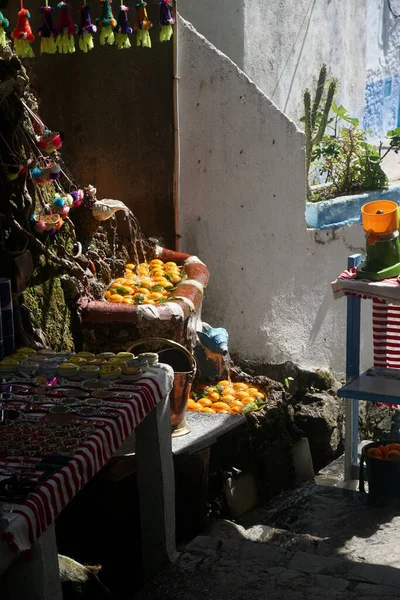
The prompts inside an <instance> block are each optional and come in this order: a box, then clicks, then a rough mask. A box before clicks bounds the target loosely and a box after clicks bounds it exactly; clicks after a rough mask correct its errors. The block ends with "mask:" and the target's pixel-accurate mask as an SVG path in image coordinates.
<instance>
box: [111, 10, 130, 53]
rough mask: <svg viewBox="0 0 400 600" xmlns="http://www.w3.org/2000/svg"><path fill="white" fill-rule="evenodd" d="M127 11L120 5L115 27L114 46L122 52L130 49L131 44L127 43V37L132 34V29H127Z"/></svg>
mask: <svg viewBox="0 0 400 600" xmlns="http://www.w3.org/2000/svg"><path fill="white" fill-rule="evenodd" d="M128 10H129V8H128V7H127V6H125V5H124V4H122V2H121V6H120V9H119V13H118V18H117V22H118V23H117V26H116V27H115V29H114V31H115V39H116V44H117V46H118V50H123V49H124V48H130V47H131V43H130V41H129V37H128V36H129V35H131V33H132V27H129V23H128Z"/></svg>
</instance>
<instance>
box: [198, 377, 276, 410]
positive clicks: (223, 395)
mask: <svg viewBox="0 0 400 600" xmlns="http://www.w3.org/2000/svg"><path fill="white" fill-rule="evenodd" d="M192 396H193V397H192V398H190V399H189V400H188V403H187V407H186V408H187V410H188V411H192V412H201V413H212V414H213V413H221V414H231V415H240V414H247V413H250V412H253V411H256V410H259V409H260V408H262V406H264V404H266V395H265V394H264V393H263V392H261V391H260V390H259V389H257V388H256V387H251V386H249V385H247V383H243V382H239V381H238V382H237V383H232V382H231V381H228V380H227V379H226V380H225V379H224V380H223V381H219V382H218V383H217V385H215V386H204V385H203V386H199V387H198V388H197V389H196V390H195V391H194V392H192Z"/></svg>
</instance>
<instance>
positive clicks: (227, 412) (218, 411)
mask: <svg viewBox="0 0 400 600" xmlns="http://www.w3.org/2000/svg"><path fill="white" fill-rule="evenodd" d="M215 412H217V413H218V414H219V415H229V410H216V411H215Z"/></svg>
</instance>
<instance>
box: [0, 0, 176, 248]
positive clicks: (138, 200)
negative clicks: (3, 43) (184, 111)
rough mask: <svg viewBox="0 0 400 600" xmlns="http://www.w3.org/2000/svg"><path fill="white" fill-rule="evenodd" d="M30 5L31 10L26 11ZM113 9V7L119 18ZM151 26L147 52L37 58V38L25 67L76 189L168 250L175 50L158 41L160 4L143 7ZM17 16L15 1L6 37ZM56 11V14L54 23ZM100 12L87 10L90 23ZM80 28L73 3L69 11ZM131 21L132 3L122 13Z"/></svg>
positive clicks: (97, 51) (35, 18) (34, 19)
mask: <svg viewBox="0 0 400 600" xmlns="http://www.w3.org/2000/svg"><path fill="white" fill-rule="evenodd" d="M31 6H32V8H31V26H32V30H33V31H34V32H35V33H36V31H37V28H38V27H39V26H40V25H41V15H40V13H39V4H37V5H35V6H34V5H31ZM28 7H29V5H28ZM118 8H119V7H118V6H114V7H113V10H114V12H115V15H114V16H117V11H118ZM147 8H148V13H149V17H150V19H151V20H152V21H153V23H154V27H153V29H152V30H151V32H150V36H151V40H152V48H151V49H148V48H141V47H136V45H135V44H136V41H135V37H134V34H133V36H132V38H131V43H132V47H131V48H130V49H126V50H118V49H117V47H116V46H100V41H99V34H98V33H97V34H96V35H95V36H94V42H95V48H94V49H93V50H92V51H90V52H89V53H87V54H84V53H83V52H81V51H80V50H79V49H78V39H77V38H76V48H77V49H76V52H75V53H74V54H71V55H59V54H56V55H43V56H41V55H40V50H39V48H40V40H39V37H38V36H36V40H35V41H34V43H33V45H32V47H33V50H34V52H35V55H36V59H35V60H33V61H32V62H31V65H32V70H33V71H34V73H35V74H36V76H37V84H38V88H39V94H40V98H41V107H40V111H41V115H42V118H43V120H44V121H45V123H46V124H47V125H48V126H49V127H50V128H52V129H55V130H61V131H64V132H65V141H64V144H63V158H64V160H65V162H66V163H67V165H68V167H69V168H70V170H71V171H72V172H73V174H74V177H75V178H76V179H77V181H78V182H79V183H80V185H83V186H86V185H88V184H89V183H92V184H93V185H95V186H96V188H97V190H98V196H99V198H115V199H119V200H122V201H123V202H124V203H125V204H126V205H127V206H128V207H129V208H130V209H131V210H132V211H133V212H134V214H135V216H136V217H137V218H138V220H139V222H140V224H141V227H142V229H143V231H144V232H145V233H146V234H147V235H153V236H161V237H162V238H163V241H164V245H166V246H167V247H173V246H174V239H173V232H174V216H173V165H174V126H173V45H172V41H171V42H165V43H160V42H159V39H158V38H159V32H160V26H159V25H158V20H159V2H158V1H157V2H155V1H154V0H152V1H151V2H148V7H147ZM18 10H19V6H18V3H17V2H16V0H12V2H10V4H9V6H8V7H7V17H8V18H9V19H10V31H11V30H12V29H13V28H14V26H15V23H16V15H17V11H18ZM58 12H59V9H58V8H55V9H54V15H55V16H54V22H55V23H56V22H57V18H58ZM100 12H101V6H100V5H99V4H98V3H96V4H93V5H92V12H91V16H92V21H93V22H94V20H95V18H96V17H99V16H100ZM71 16H72V19H73V21H74V22H75V23H76V22H79V19H80V14H79V12H78V11H77V5H75V4H74V5H73V7H72V9H71ZM128 17H129V22H130V25H131V26H132V25H133V24H134V22H135V18H136V11H135V8H134V5H131V9H130V11H129V13H128Z"/></svg>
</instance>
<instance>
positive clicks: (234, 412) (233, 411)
mask: <svg viewBox="0 0 400 600" xmlns="http://www.w3.org/2000/svg"><path fill="white" fill-rule="evenodd" d="M229 412H230V413H231V415H240V414H241V413H242V407H241V406H231V407H230V409H229Z"/></svg>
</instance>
